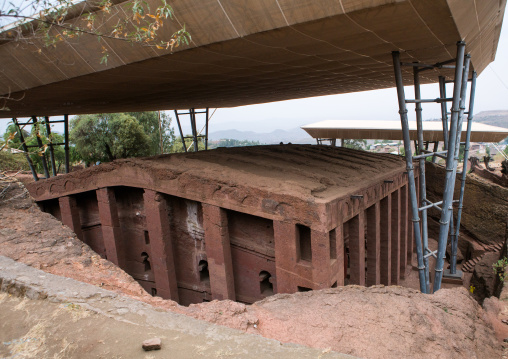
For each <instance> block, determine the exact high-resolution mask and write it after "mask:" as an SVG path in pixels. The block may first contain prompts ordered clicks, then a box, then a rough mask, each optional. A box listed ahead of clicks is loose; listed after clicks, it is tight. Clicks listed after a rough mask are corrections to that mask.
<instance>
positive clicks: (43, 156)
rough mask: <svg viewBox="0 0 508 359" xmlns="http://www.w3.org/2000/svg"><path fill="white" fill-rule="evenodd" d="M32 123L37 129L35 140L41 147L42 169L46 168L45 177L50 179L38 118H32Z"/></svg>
mask: <svg viewBox="0 0 508 359" xmlns="http://www.w3.org/2000/svg"><path fill="white" fill-rule="evenodd" d="M32 122H33V125H34V127H35V139H36V140H37V145H38V146H39V151H40V152H41V153H40V154H39V155H40V156H41V160H42V168H44V176H46V178H49V170H48V162H47V161H46V152H45V151H44V145H43V143H42V140H41V133H40V131H39V123H38V122H37V116H32Z"/></svg>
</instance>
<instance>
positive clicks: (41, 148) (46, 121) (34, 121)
mask: <svg viewBox="0 0 508 359" xmlns="http://www.w3.org/2000/svg"><path fill="white" fill-rule="evenodd" d="M39 120H40V119H38V118H37V116H32V117H31V118H30V119H28V121H27V122H23V123H20V122H18V119H17V118H13V119H12V122H13V123H14V126H15V127H16V131H17V132H18V136H19V139H20V142H21V146H22V147H23V151H24V153H25V156H26V160H27V162H28V166H29V167H30V171H31V172H32V176H33V178H34V180H35V181H38V180H39V176H38V175H37V171H36V170H35V167H34V164H33V162H32V159H31V158H30V152H29V148H33V147H36V148H38V149H39V153H40V154H41V160H42V167H43V169H44V176H45V178H49V177H50V176H51V175H50V172H49V167H48V160H47V158H46V153H45V152H46V151H45V149H46V148H48V149H49V160H50V163H51V173H52V175H53V176H56V175H57V168H56V163H55V154H54V151H53V149H54V146H64V151H65V173H69V171H70V168H69V115H64V119H63V120H51V119H50V118H49V116H45V117H44V120H43V121H39ZM62 122H63V123H64V142H62V143H54V142H53V140H52V136H51V124H55V123H62ZM41 125H45V126H46V132H47V135H48V136H47V137H48V144H47V145H44V144H43V143H42V140H41V136H40V126H41ZM21 126H23V128H24V127H25V126H34V128H35V137H36V141H37V145H27V144H26V139H25V137H24V136H23V128H21Z"/></svg>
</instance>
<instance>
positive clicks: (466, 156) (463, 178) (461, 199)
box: [450, 71, 476, 274]
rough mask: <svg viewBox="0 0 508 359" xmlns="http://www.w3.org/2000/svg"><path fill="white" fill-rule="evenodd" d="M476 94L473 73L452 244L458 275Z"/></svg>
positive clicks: (452, 267) (452, 265)
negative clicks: (461, 221) (458, 251)
mask: <svg viewBox="0 0 508 359" xmlns="http://www.w3.org/2000/svg"><path fill="white" fill-rule="evenodd" d="M475 92H476V71H473V77H472V79H471V92H470V95H469V109H468V114H467V130H466V143H465V145H464V160H463V166H462V173H461V178H460V181H461V182H460V194H459V207H458V210H457V221H456V225H455V226H456V227H455V236H454V239H455V243H452V257H451V261H450V273H451V274H456V273H457V246H458V239H459V232H460V220H461V217H462V207H463V202H464V189H465V186H466V177H467V163H468V159H469V146H470V143H471V126H472V123H473V110H474V97H475Z"/></svg>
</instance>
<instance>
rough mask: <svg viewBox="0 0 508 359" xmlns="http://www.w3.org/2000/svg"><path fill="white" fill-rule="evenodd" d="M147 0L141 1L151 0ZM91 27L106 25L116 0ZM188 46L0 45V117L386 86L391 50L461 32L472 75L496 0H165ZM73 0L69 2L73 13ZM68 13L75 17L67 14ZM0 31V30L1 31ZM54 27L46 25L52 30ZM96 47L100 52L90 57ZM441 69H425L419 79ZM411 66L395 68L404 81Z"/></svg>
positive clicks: (493, 41) (433, 57) (485, 45)
mask: <svg viewBox="0 0 508 359" xmlns="http://www.w3.org/2000/svg"><path fill="white" fill-rule="evenodd" d="M157 1H158V0H148V4H149V5H150V7H151V8H154V7H157V4H158V3H157ZM115 3H116V5H114V6H113V8H112V12H111V13H110V14H99V17H101V16H102V20H101V19H99V20H98V21H99V22H98V23H97V24H98V25H101V23H100V21H102V22H103V23H102V25H101V26H104V27H108V26H114V24H116V23H117V21H116V20H118V19H119V18H121V17H125V16H127V14H126V12H125V11H123V10H122V7H121V6H122V1H115ZM171 5H172V6H173V8H174V10H175V17H174V20H173V21H169V20H168V21H167V23H165V24H164V26H163V28H162V32H161V33H160V39H161V40H169V39H170V38H171V35H172V34H173V33H174V32H175V31H177V30H178V29H180V28H181V27H182V26H183V25H184V24H185V26H186V29H187V30H188V31H189V33H190V34H191V35H192V43H191V44H190V46H186V47H184V46H180V47H178V48H175V49H174V51H173V52H171V49H157V48H155V47H147V46H144V45H140V44H130V43H127V42H124V41H120V40H114V39H103V40H102V42H99V41H97V38H96V36H93V35H86V34H84V35H82V36H80V37H79V38H75V39H66V40H65V41H63V42H61V43H59V44H57V46H56V47H49V48H48V47H44V46H43V44H42V42H41V41H40V40H38V39H31V40H30V41H24V42H20V41H11V40H2V41H1V42H0V96H1V97H0V99H1V101H2V102H4V101H5V102H4V103H0V107H3V105H5V106H6V107H8V108H9V111H0V118H12V117H24V116H34V115H35V116H53V115H62V114H83V113H101V112H122V111H144V110H164V109H188V108H206V107H232V106H239V105H248V104H256V103H265V102H272V101H280V100H288V99H296V98H304V97H311V96H320V95H331V94H340V93H348V92H356V91H366V90H375V89H381V88H388V87H393V85H394V75H393V68H392V58H391V52H392V51H400V53H401V60H402V61H406V62H422V63H428V64H434V63H437V62H441V61H446V60H451V59H453V58H454V57H455V44H456V42H457V41H458V40H463V41H465V42H466V44H467V49H466V51H467V52H470V53H471V55H472V63H473V67H474V69H475V70H476V71H477V72H478V73H480V72H481V71H482V70H483V69H484V68H485V67H486V66H487V65H488V64H489V63H490V62H491V61H493V60H494V57H495V53H496V49H497V44H498V40H499V34H500V29H501V24H502V18H503V14H504V9H505V6H506V0H501V1H500V0H482V1H462V0H433V1H428V0H402V1H394V0H312V1H309V0H244V1H238V0H173V1H171ZM80 6H83V5H80V4H77V5H76V8H77V11H76V13H79V12H80V11H79V10H80V9H79V7H80ZM76 21H81V20H79V19H78V18H76ZM2 30H3V33H0V37H3V36H1V35H5V34H6V31H8V30H7V29H0V31H2ZM52 31H53V32H54V35H55V36H56V35H57V34H58V31H59V30H58V29H56V28H54V29H53V30H52ZM102 46H104V47H106V48H107V50H108V53H109V54H110V56H109V60H108V62H107V63H106V64H104V63H102V64H101V62H100V58H101V57H102V56H103V55H102V53H103V50H102ZM452 71H453V70H450V69H442V68H441V69H432V70H429V71H426V72H425V73H422V76H421V82H422V83H430V82H435V81H436V79H437V75H438V74H441V75H444V76H447V77H448V78H451V77H452V75H453V72H452ZM412 78H413V75H412V71H411V69H405V70H404V72H403V81H404V83H405V84H410V82H411V81H412Z"/></svg>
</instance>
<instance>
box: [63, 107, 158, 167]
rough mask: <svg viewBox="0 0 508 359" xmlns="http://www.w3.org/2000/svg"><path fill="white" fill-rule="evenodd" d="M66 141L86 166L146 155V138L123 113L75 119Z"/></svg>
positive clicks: (141, 130) (132, 118) (140, 128)
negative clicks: (70, 143) (68, 140)
mask: <svg viewBox="0 0 508 359" xmlns="http://www.w3.org/2000/svg"><path fill="white" fill-rule="evenodd" d="M70 139H71V141H72V143H73V144H74V145H75V146H76V152H77V154H78V155H79V157H80V158H81V159H82V160H83V161H85V163H87V164H91V163H95V162H98V161H99V162H109V161H113V160H115V159H118V158H128V157H138V156H147V155H149V154H150V138H149V137H148V136H147V135H146V134H145V132H144V130H143V126H142V125H141V124H140V123H139V121H138V120H137V119H136V118H135V117H133V116H130V115H128V114H125V113H114V114H96V115H80V116H76V117H75V118H74V119H73V120H72V121H71V132H70Z"/></svg>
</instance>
